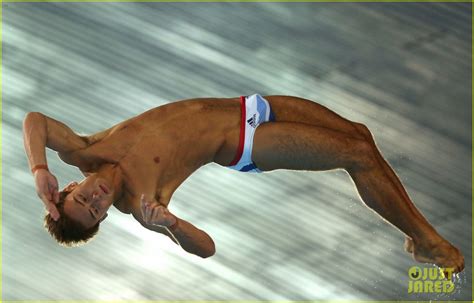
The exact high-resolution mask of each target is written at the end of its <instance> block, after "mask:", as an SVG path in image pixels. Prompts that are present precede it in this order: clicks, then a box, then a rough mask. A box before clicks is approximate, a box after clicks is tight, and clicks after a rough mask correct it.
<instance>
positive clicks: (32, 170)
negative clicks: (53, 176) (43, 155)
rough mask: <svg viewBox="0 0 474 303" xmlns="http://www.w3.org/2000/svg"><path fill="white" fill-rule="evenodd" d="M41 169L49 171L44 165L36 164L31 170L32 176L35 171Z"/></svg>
mask: <svg viewBox="0 0 474 303" xmlns="http://www.w3.org/2000/svg"><path fill="white" fill-rule="evenodd" d="M41 169H44V170H46V171H49V169H48V165H46V164H38V165H35V166H33V167H32V168H31V173H32V174H33V175H34V174H35V173H36V172H37V171H39V170H41Z"/></svg>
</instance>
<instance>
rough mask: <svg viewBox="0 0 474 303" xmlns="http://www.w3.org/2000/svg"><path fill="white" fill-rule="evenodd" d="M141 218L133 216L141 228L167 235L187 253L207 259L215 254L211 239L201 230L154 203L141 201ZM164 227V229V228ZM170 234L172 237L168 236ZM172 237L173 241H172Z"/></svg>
mask: <svg viewBox="0 0 474 303" xmlns="http://www.w3.org/2000/svg"><path fill="white" fill-rule="evenodd" d="M141 202H142V203H141V218H140V217H138V216H136V215H134V217H135V219H137V220H138V221H139V222H140V223H141V224H142V226H144V227H145V228H147V229H149V230H153V231H156V232H159V233H162V234H165V235H167V236H168V237H170V238H171V240H173V241H174V242H176V240H177V241H178V242H179V243H177V244H179V245H181V247H182V248H183V249H184V250H185V251H187V252H188V253H191V254H194V255H197V256H200V257H202V258H207V257H210V256H212V255H214V254H215V252H216V247H215V244H214V241H213V240H212V238H211V237H210V236H209V235H208V234H207V233H206V232H205V231H203V230H201V229H199V228H197V227H196V226H194V225H193V224H191V223H189V222H188V221H186V220H183V219H181V218H178V217H177V216H175V215H174V214H172V213H171V212H170V211H169V210H168V209H167V208H166V207H165V206H163V205H161V204H160V203H158V202H156V201H150V202H146V201H144V199H143V198H142V201H141ZM165 227H166V228H165ZM170 233H172V235H171V234H170ZM173 236H174V238H176V240H175V239H173Z"/></svg>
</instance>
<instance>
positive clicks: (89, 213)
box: [64, 175, 113, 228]
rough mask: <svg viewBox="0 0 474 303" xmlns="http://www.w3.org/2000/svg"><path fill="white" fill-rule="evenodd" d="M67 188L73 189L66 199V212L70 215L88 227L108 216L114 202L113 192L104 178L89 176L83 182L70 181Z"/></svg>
mask: <svg viewBox="0 0 474 303" xmlns="http://www.w3.org/2000/svg"><path fill="white" fill-rule="evenodd" d="M66 188H67V189H69V190H71V189H72V191H71V192H70V193H69V194H68V195H67V197H66V199H65V201H64V212H65V213H66V214H67V215H68V216H69V217H71V218H72V219H74V220H76V221H78V222H80V223H81V224H82V225H84V226H85V227H86V228H90V227H93V226H94V225H96V224H97V222H99V221H102V220H103V219H105V217H107V210H108V209H109V207H110V206H111V205H112V204H113V192H112V190H111V189H110V188H111V187H110V185H109V184H107V182H106V181H105V180H104V179H102V178H100V177H99V178H97V177H96V176H95V175H94V176H89V177H87V178H86V179H84V180H83V181H82V182H81V183H77V182H73V183H70V184H69V185H68V187H66Z"/></svg>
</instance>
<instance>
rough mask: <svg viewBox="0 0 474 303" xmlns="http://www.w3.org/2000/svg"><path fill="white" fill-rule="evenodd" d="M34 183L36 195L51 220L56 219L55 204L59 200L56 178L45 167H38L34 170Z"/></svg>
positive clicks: (57, 216) (57, 217) (57, 212)
mask: <svg viewBox="0 0 474 303" xmlns="http://www.w3.org/2000/svg"><path fill="white" fill-rule="evenodd" d="M35 184H36V193H37V194H38V197H39V198H40V199H41V201H43V204H44V206H45V208H46V210H47V211H48V212H49V214H50V215H51V217H52V218H53V220H55V221H57V220H58V219H59V211H58V209H57V208H56V205H55V204H56V203H58V201H59V192H58V180H57V179H56V177H55V176H53V175H52V174H51V173H50V172H49V171H47V170H46V169H39V170H37V171H36V172H35Z"/></svg>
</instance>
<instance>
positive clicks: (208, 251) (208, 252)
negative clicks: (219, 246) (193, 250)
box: [197, 240, 216, 259]
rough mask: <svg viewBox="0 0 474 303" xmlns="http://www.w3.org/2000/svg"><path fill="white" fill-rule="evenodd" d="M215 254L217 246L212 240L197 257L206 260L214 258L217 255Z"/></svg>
mask: <svg viewBox="0 0 474 303" xmlns="http://www.w3.org/2000/svg"><path fill="white" fill-rule="evenodd" d="M215 253H216V245H215V244H214V241H212V240H211V242H210V243H209V245H207V246H206V247H205V248H203V249H201V250H200V251H199V253H198V254H197V255H198V256H199V257H201V258H203V259H206V258H209V257H212V256H213V255H215Z"/></svg>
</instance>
